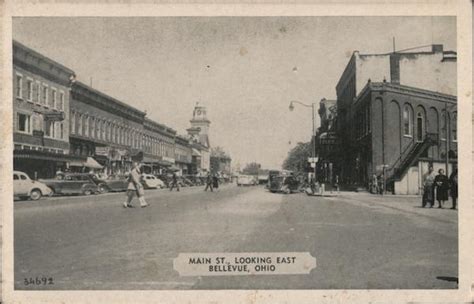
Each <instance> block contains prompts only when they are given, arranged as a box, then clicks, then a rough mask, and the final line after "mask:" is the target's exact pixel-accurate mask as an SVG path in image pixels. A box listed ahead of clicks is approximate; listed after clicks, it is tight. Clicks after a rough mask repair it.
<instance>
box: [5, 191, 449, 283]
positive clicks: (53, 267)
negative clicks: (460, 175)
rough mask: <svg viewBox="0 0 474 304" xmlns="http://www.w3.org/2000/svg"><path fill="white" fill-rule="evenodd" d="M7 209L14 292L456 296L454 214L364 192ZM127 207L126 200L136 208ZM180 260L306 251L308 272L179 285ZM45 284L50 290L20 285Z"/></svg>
mask: <svg viewBox="0 0 474 304" xmlns="http://www.w3.org/2000/svg"><path fill="white" fill-rule="evenodd" d="M146 196H147V199H148V201H149V203H150V207H147V208H133V209H125V208H122V206H121V204H122V202H123V199H124V193H110V194H105V195H99V196H89V197H84V196H79V197H60V198H59V197H58V198H49V199H43V200H40V201H37V202H30V201H21V202H15V214H14V216H15V218H14V220H15V236H14V237H15V283H16V285H15V286H16V288H17V289H214V288H229V289H280V288H292V289H308V288H315V289H327V288H336V289H338V288H344V289H346V288H352V289H357V288H364V289H365V288H407V289H411V288H417V289H418V288H419V289H425V288H428V289H429V288H456V283H455V279H456V278H457V277H458V269H457V267H458V263H457V258H458V254H457V248H458V241H457V211H452V210H449V209H447V210H446V209H443V210H439V209H421V208H419V207H418V205H419V203H418V201H417V200H418V199H417V198H409V197H408V198H407V197H395V196H387V197H380V196H374V195H370V194H365V193H362V194H361V193H349V192H346V193H341V194H340V196H339V197H332V198H329V197H328V198H321V197H308V196H306V195H304V194H301V193H299V194H292V195H281V194H272V193H269V192H267V191H266V190H265V189H264V188H263V187H245V188H244V187H237V186H235V185H225V186H222V187H221V189H220V190H219V191H218V192H214V193H210V192H204V191H203V188H202V187H194V188H184V189H182V190H181V192H170V191H168V190H148V191H147V192H146ZM137 205H138V204H137ZM181 252H183V253H184V252H310V253H311V254H312V255H313V256H314V257H316V259H317V268H315V269H314V270H313V271H312V272H311V273H310V274H309V275H265V276H238V277H180V276H179V274H178V273H177V272H176V271H175V270H174V269H173V259H174V258H175V257H176V256H177V255H178V254H179V253H181ZM37 276H39V277H41V276H45V277H52V278H53V279H54V285H47V286H46V287H44V286H36V287H31V286H25V285H24V283H23V282H24V279H25V278H31V277H33V278H34V277H37Z"/></svg>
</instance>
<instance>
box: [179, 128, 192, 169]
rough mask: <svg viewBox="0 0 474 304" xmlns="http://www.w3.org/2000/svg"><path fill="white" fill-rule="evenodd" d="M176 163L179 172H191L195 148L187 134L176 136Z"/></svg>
mask: <svg viewBox="0 0 474 304" xmlns="http://www.w3.org/2000/svg"><path fill="white" fill-rule="evenodd" d="M174 151H175V152H174V154H175V163H176V166H177V168H178V169H179V172H178V174H180V175H187V174H191V170H192V168H191V165H192V161H193V158H192V154H193V150H192V147H191V144H190V143H189V138H187V137H185V136H179V135H178V136H176V138H175V150H174Z"/></svg>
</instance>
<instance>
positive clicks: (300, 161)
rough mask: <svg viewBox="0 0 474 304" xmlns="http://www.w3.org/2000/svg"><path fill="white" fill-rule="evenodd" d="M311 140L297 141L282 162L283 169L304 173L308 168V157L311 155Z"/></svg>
mask: <svg viewBox="0 0 474 304" xmlns="http://www.w3.org/2000/svg"><path fill="white" fill-rule="evenodd" d="M311 149H312V145H311V142H306V143H301V142H299V143H298V144H297V145H296V147H294V148H293V149H292V150H291V151H290V152H288V156H287V157H286V159H285V161H284V162H283V169H285V170H290V171H294V172H295V173H305V172H307V170H308V166H309V165H308V157H311Z"/></svg>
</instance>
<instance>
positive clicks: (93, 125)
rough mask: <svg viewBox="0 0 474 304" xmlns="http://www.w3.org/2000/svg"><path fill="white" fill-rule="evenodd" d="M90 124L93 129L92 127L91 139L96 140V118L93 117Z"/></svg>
mask: <svg viewBox="0 0 474 304" xmlns="http://www.w3.org/2000/svg"><path fill="white" fill-rule="evenodd" d="M90 123H91V127H90V131H91V133H90V137H92V138H95V118H94V117H91V118H90Z"/></svg>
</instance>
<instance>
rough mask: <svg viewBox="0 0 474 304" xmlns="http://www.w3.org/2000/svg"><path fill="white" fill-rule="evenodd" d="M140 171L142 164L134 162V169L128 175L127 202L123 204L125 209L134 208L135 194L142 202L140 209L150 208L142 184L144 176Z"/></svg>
mask: <svg viewBox="0 0 474 304" xmlns="http://www.w3.org/2000/svg"><path fill="white" fill-rule="evenodd" d="M140 169H141V164H140V163H139V162H134V163H133V168H132V170H131V171H130V174H129V175H128V187H127V201H126V202H124V203H123V207H124V208H133V205H132V200H133V197H134V196H135V194H136V195H137V197H138V201H139V202H140V207H146V206H148V203H147V202H146V200H145V191H144V189H143V185H142V184H141V182H140V179H141V174H142V173H141V170H140Z"/></svg>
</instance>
